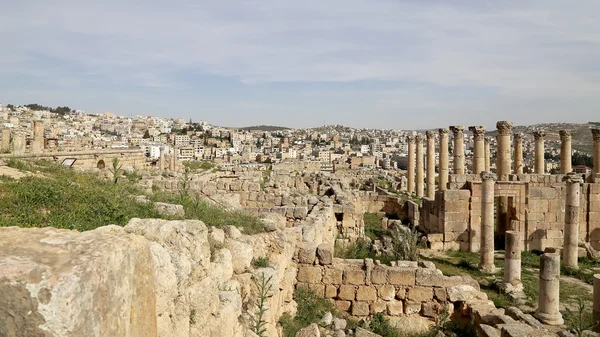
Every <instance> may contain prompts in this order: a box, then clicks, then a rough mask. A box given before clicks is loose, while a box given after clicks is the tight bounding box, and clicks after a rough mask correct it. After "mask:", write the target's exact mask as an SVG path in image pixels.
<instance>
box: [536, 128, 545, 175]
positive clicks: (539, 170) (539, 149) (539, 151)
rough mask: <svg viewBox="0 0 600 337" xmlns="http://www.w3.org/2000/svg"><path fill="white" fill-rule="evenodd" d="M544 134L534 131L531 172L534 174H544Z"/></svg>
mask: <svg viewBox="0 0 600 337" xmlns="http://www.w3.org/2000/svg"><path fill="white" fill-rule="evenodd" d="M545 136H546V133H545V132H543V131H535V132H534V133H533V137H534V138H535V157H534V165H533V171H534V172H535V174H544V173H545V171H546V170H545V168H544V166H545V165H546V162H545V160H544V152H545V150H544V137H545Z"/></svg>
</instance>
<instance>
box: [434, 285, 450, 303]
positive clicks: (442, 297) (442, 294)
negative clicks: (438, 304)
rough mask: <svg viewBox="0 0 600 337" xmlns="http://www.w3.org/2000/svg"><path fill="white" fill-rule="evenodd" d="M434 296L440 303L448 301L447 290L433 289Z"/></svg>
mask: <svg viewBox="0 0 600 337" xmlns="http://www.w3.org/2000/svg"><path fill="white" fill-rule="evenodd" d="M433 296H434V297H435V298H436V299H437V300H438V301H446V299H447V295H446V289H445V288H433Z"/></svg>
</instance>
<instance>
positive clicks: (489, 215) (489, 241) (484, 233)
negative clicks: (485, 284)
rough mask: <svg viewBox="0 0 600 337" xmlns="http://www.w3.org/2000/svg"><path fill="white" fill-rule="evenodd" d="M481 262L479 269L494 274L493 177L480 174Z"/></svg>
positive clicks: (488, 174) (485, 173)
mask: <svg viewBox="0 0 600 337" xmlns="http://www.w3.org/2000/svg"><path fill="white" fill-rule="evenodd" d="M481 180H482V183H481V249H480V256H481V262H480V263H479V269H481V271H482V272H484V273H494V272H495V270H496V268H495V267H494V185H495V182H494V176H493V175H492V174H490V173H487V172H482V173H481Z"/></svg>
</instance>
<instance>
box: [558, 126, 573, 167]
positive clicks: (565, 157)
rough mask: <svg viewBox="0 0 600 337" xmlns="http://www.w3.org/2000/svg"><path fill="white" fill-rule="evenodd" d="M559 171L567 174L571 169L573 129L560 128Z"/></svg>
mask: <svg viewBox="0 0 600 337" xmlns="http://www.w3.org/2000/svg"><path fill="white" fill-rule="evenodd" d="M558 134H559V135H560V173H562V174H567V173H569V172H571V171H573V169H572V168H571V139H572V137H573V131H571V130H560V131H558Z"/></svg>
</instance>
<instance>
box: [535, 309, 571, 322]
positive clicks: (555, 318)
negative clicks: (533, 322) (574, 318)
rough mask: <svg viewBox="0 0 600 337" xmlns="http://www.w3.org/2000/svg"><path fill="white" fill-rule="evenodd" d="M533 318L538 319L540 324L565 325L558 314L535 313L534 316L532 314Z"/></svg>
mask: <svg viewBox="0 0 600 337" xmlns="http://www.w3.org/2000/svg"><path fill="white" fill-rule="evenodd" d="M533 317H535V318H537V319H539V320H540V322H542V323H544V324H548V325H562V324H564V323H565V321H564V320H563V318H562V315H561V314H560V312H559V313H558V314H555V315H551V314H546V313H543V312H537V311H536V312H535V314H533Z"/></svg>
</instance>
